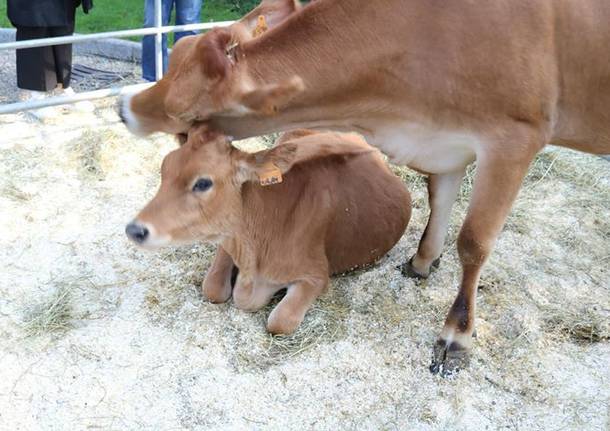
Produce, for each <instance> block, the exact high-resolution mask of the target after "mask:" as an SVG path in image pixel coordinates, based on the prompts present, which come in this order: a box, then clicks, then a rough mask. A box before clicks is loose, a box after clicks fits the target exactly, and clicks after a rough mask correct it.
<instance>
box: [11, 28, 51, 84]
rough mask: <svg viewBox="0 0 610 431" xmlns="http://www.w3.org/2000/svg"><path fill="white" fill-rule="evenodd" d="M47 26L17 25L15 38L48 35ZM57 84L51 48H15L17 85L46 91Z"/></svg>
mask: <svg viewBox="0 0 610 431" xmlns="http://www.w3.org/2000/svg"><path fill="white" fill-rule="evenodd" d="M48 36H49V33H48V28H47V27H17V35H16V40H18V41H19V40H29V39H40V38H42V37H48ZM56 85H57V79H56V74H55V65H54V59H53V48H52V47H50V46H42V47H39V48H27V49H18V50H17V87H19V88H21V89H24V90H31V91H39V92H46V91H51V90H53V89H54V88H55V86H56Z"/></svg>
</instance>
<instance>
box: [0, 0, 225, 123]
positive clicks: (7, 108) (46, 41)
mask: <svg viewBox="0 0 610 431" xmlns="http://www.w3.org/2000/svg"><path fill="white" fill-rule="evenodd" d="M234 22H235V21H220V22H211V23H199V24H186V25H168V26H163V25H162V23H163V20H162V16H161V0H155V26H154V27H146V28H139V29H131V30H118V31H107V32H103V33H91V34H79V35H74V36H60V37H47V38H42V39H30V40H20V41H16V42H5V43H0V51H1V50H7V49H24V48H36V47H41V46H52V45H63V44H68V43H81V42H87V41H91V40H101V39H109V38H117V37H129V36H147V35H155V59H156V69H155V74H156V78H157V80H159V79H161V77H162V76H163V56H162V50H161V42H162V36H163V34H166V33H171V32H181V31H196V30H208V29H210V28H214V27H224V26H227V25H231V24H233V23H234ZM151 85H152V83H144V84H135V85H126V86H120V87H112V88H107V89H102V90H94V91H87V92H83V93H78V94H74V95H72V96H58V97H49V98H46V99H40V100H28V101H23V102H15V103H5V104H2V105H0V115H2V114H11V113H15V112H21V111H27V110H30V109H38V108H44V107H47V106H57V105H65V104H69V103H76V102H80V101H82V100H95V99H102V98H105V97H112V96H117V95H120V94H121V93H123V92H127V91H136V90H141V89H144V88H147V87H149V86H151Z"/></svg>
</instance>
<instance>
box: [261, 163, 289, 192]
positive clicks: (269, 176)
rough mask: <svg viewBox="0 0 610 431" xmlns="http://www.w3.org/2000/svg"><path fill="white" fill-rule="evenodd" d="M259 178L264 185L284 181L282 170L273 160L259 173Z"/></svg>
mask: <svg viewBox="0 0 610 431" xmlns="http://www.w3.org/2000/svg"><path fill="white" fill-rule="evenodd" d="M258 179H259V181H260V183H261V186H263V187H265V186H272V185H273V184H279V183H281V182H282V181H283V178H282V171H280V168H278V167H277V166H276V165H274V164H273V163H272V162H266V163H265V164H264V165H263V166H262V167H261V170H260V172H259V173H258Z"/></svg>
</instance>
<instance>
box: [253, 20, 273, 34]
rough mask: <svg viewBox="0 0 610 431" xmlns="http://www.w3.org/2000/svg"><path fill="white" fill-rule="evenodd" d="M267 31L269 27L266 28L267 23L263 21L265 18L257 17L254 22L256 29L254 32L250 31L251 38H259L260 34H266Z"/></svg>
mask: <svg viewBox="0 0 610 431" xmlns="http://www.w3.org/2000/svg"><path fill="white" fill-rule="evenodd" d="M267 29H269V27H268V26H267V21H266V20H265V16H264V15H259V16H258V19H257V20H256V27H255V28H254V30H252V37H258V36H260V35H261V34H263V33H264V32H266V31H267Z"/></svg>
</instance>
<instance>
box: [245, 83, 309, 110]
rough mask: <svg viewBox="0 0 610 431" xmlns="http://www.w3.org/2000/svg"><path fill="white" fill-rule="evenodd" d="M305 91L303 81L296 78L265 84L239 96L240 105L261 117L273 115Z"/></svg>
mask: <svg viewBox="0 0 610 431" xmlns="http://www.w3.org/2000/svg"><path fill="white" fill-rule="evenodd" d="M303 90H305V84H304V83H303V80H302V79H301V78H300V77H298V76H293V77H292V78H289V79H286V80H284V81H281V82H279V83H275V84H267V85H264V86H262V87H259V88H256V89H254V90H250V91H247V92H245V93H244V94H242V95H241V100H240V103H241V105H242V106H244V107H246V108H247V109H249V110H251V111H254V112H258V113H260V114H263V115H273V114H275V113H277V112H279V111H280V109H281V108H282V107H283V106H284V105H285V104H287V103H288V102H290V100H291V99H292V98H294V97H295V96H297V95H298V94H300V93H302V92H303Z"/></svg>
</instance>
